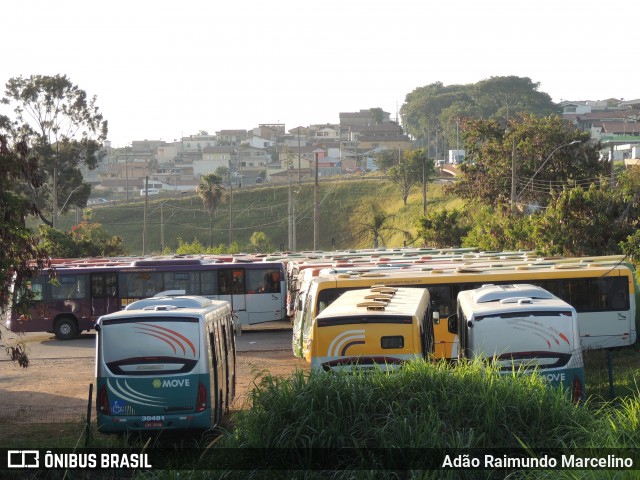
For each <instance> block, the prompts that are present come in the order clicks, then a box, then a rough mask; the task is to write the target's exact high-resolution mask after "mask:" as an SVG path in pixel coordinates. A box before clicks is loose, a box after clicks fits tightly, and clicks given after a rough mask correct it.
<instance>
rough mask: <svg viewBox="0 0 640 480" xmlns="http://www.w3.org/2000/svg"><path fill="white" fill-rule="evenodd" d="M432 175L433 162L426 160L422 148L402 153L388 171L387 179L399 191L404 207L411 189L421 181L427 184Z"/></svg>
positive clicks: (433, 172)
mask: <svg viewBox="0 0 640 480" xmlns="http://www.w3.org/2000/svg"><path fill="white" fill-rule="evenodd" d="M434 174H435V164H434V161H433V160H430V159H427V158H426V152H425V149H424V148H417V149H413V150H406V151H404V152H403V155H401V157H400V160H399V161H398V163H397V165H394V166H393V167H391V168H390V169H389V178H390V179H391V181H392V182H393V183H395V184H396V185H397V186H398V188H399V189H400V193H401V195H402V201H403V203H404V205H405V206H406V205H407V199H408V198H409V192H410V190H411V187H413V186H414V185H415V184H417V183H422V181H424V182H425V183H428V182H429V179H430V178H431V177H433V175H434Z"/></svg>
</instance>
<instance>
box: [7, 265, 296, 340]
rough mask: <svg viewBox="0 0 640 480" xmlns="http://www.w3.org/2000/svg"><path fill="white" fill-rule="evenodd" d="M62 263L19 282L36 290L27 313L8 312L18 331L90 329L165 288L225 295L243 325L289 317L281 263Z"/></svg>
mask: <svg viewBox="0 0 640 480" xmlns="http://www.w3.org/2000/svg"><path fill="white" fill-rule="evenodd" d="M79 265H80V264H79V263H71V264H68V265H58V266H56V267H55V273H56V278H55V280H50V278H49V274H48V273H47V272H43V274H41V275H40V276H39V277H38V278H30V279H25V280H24V281H17V282H16V283H17V285H18V286H19V288H16V289H15V290H16V291H15V295H20V294H21V292H22V290H21V289H24V288H28V289H30V290H31V292H32V295H33V302H32V305H31V307H30V309H29V311H28V313H26V314H22V315H21V314H20V313H18V312H17V311H15V310H12V311H10V312H9V315H7V318H8V321H7V326H8V327H9V329H11V331H13V332H50V333H54V334H55V336H56V337H57V338H59V339H62V340H66V339H70V338H74V337H76V336H77V335H79V334H80V333H82V332H83V331H88V330H91V329H92V328H93V326H94V324H95V321H96V320H97V319H98V317H100V316H101V315H106V314H108V313H112V312H116V311H118V310H121V309H122V308H124V307H125V306H126V305H128V304H129V303H131V302H134V301H136V300H139V299H141V298H148V297H151V296H154V295H156V294H158V293H161V292H172V293H173V294H186V295H201V296H205V297H207V298H211V299H214V300H226V301H228V302H229V303H230V304H231V308H232V309H233V311H234V313H235V314H236V315H237V316H238V318H239V321H240V323H241V324H243V325H250V324H257V323H264V322H270V321H277V320H284V319H285V318H286V296H287V295H286V294H287V288H286V270H285V266H284V263H282V262H247V263H244V262H243V263H235V262H234V263H215V262H210V261H207V260H202V259H194V258H181V259H160V260H154V259H144V260H135V261H132V262H128V263H124V262H113V263H111V264H107V265H101V266H95V265H92V264H91V263H88V264H86V265H87V266H79Z"/></svg>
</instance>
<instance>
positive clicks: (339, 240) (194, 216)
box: [59, 177, 461, 255]
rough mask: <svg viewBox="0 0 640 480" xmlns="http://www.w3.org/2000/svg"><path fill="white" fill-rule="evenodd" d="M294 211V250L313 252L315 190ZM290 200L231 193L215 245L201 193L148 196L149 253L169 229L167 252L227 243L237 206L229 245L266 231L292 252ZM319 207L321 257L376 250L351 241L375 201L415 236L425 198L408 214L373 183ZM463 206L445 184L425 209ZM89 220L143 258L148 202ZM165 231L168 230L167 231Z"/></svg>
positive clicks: (323, 187) (347, 184)
mask: <svg viewBox="0 0 640 480" xmlns="http://www.w3.org/2000/svg"><path fill="white" fill-rule="evenodd" d="M292 191H293V195H294V196H295V205H296V207H295V208H296V247H297V248H296V249H297V250H311V249H312V248H313V203H314V192H313V185H312V184H303V185H301V186H299V185H297V184H295V185H293V188H292ZM288 195H289V189H288V186H287V185H283V186H276V185H265V186H264V187H252V188H251V189H246V188H244V189H242V190H237V189H235V190H233V202H232V203H231V202H229V201H228V200H227V202H226V203H225V204H222V205H220V207H219V208H218V212H217V214H216V215H215V216H214V217H213V221H212V228H211V240H212V241H211V242H210V237H209V233H210V232H209V215H208V214H207V213H206V212H205V211H204V209H203V206H202V201H201V199H200V197H198V196H197V195H196V194H192V195H189V196H184V197H182V198H178V197H173V196H162V197H159V198H158V196H155V195H154V196H153V197H150V200H149V206H148V209H147V229H146V231H147V233H146V241H145V253H147V254H149V253H159V252H160V251H161V250H162V244H161V237H162V230H164V247H168V248H169V249H170V250H171V251H175V249H176V247H177V246H178V239H179V238H181V239H182V240H183V241H185V242H192V241H193V240H195V239H197V240H199V241H200V242H201V243H202V244H203V245H209V244H212V245H214V246H218V245H220V244H225V245H227V244H228V243H229V226H230V225H229V207H230V204H231V206H232V216H233V225H232V227H233V228H232V235H231V240H232V241H233V242H237V243H238V244H239V245H240V246H241V248H243V249H247V250H249V249H250V248H251V246H250V245H251V244H250V238H251V235H252V234H253V233H254V232H264V233H265V234H266V235H267V237H268V238H269V239H270V241H271V249H272V250H274V251H275V250H280V249H286V248H288V209H289V203H288ZM318 200H319V203H320V235H319V245H318V248H319V249H320V250H332V249H334V246H333V245H332V239H333V240H335V249H347V248H365V247H370V246H371V244H370V243H369V242H366V241H360V243H359V242H358V240H356V238H355V237H354V231H355V225H354V215H358V213H357V212H358V210H359V209H360V208H361V207H362V206H363V205H367V204H370V203H372V202H377V203H379V204H380V205H381V206H382V207H383V208H384V210H385V212H386V213H388V214H390V215H393V222H394V225H395V226H397V227H398V228H401V229H403V230H407V231H409V232H411V233H412V234H413V236H414V237H415V233H416V222H417V219H418V217H419V216H421V215H422V210H423V206H422V192H421V190H420V188H419V187H414V189H413V190H412V192H411V195H410V196H409V201H408V203H407V206H406V207H405V206H404V205H403V203H402V199H401V197H400V192H399V190H398V188H397V187H396V186H395V185H394V184H393V183H392V182H390V181H389V180H385V179H381V178H376V177H372V178H371V177H369V178H356V179H353V180H338V181H327V182H321V183H320V187H319V194H318ZM460 203H461V202H460V201H459V200H456V199H455V198H453V197H448V196H445V195H443V193H442V187H441V185H434V184H432V185H430V186H429V192H428V208H442V207H444V206H447V207H448V208H450V207H451V206H453V205H456V204H460ZM92 211H93V214H92V220H93V221H94V222H97V223H101V224H102V225H103V226H104V227H105V228H106V229H107V231H108V232H109V233H111V234H112V235H117V236H120V237H122V238H123V240H124V244H125V246H126V248H127V250H128V253H129V254H132V255H134V254H140V253H142V250H143V248H142V247H143V231H144V218H145V215H144V200H143V199H142V198H139V197H135V198H132V199H130V202H129V204H128V205H125V204H124V203H116V204H110V205H100V206H96V207H93V209H92ZM75 222H76V216H75V214H68V215H65V216H62V217H60V218H59V226H60V228H61V229H64V230H67V231H68V230H69V229H70V228H71V227H72V226H73V225H74V224H75ZM162 226H163V228H162ZM385 240H386V241H385V245H386V246H388V247H397V246H402V245H403V241H404V237H403V236H402V235H401V234H397V235H393V236H392V237H390V238H387V239H385Z"/></svg>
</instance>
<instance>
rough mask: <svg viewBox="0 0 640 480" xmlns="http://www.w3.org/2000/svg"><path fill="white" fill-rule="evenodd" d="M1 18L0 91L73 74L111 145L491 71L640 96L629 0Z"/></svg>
mask: <svg viewBox="0 0 640 480" xmlns="http://www.w3.org/2000/svg"><path fill="white" fill-rule="evenodd" d="M0 16H1V17H2V29H1V31H2V33H3V43H4V46H3V49H2V53H1V54H0V59H1V60H0V82H1V84H2V92H3V93H4V84H5V83H6V81H7V80H9V79H10V78H13V77H18V76H22V77H29V76H30V75H56V74H61V75H66V76H67V77H68V78H69V79H70V80H71V82H73V83H74V84H75V85H77V86H78V87H79V88H81V89H83V90H84V91H86V93H87V94H88V95H89V96H94V95H95V96H96V97H97V101H96V104H97V106H98V108H99V111H100V112H101V113H102V114H103V116H104V118H105V119H106V120H107V121H108V125H109V135H108V139H109V140H110V141H111V143H112V146H114V147H124V146H126V145H130V144H131V142H132V141H133V140H145V139H148V140H164V141H167V142H171V141H173V140H175V139H180V138H181V137H183V136H189V135H195V134H197V133H198V132H199V131H201V130H204V131H207V132H208V133H210V134H214V133H215V132H216V131H219V130H230V129H246V130H250V129H252V128H254V127H257V126H258V125H259V124H265V123H266V124H269V123H280V124H284V125H285V128H286V130H290V129H292V128H295V127H297V126H307V125H312V124H323V123H339V114H340V112H357V111H359V110H361V109H369V108H376V107H380V108H382V109H383V110H385V111H386V112H389V113H390V114H391V118H392V119H395V118H396V114H397V112H398V111H399V109H400V107H401V106H402V104H403V103H404V100H405V97H406V95H407V94H409V93H411V92H412V91H413V90H415V89H416V88H419V87H423V86H426V85H430V84H432V83H435V82H442V83H443V84H444V85H453V84H473V83H476V82H479V81H481V80H485V79H488V78H490V77H496V76H510V75H515V76H519V77H528V78H530V79H531V80H532V81H533V82H535V83H539V84H540V87H539V90H540V91H542V92H545V93H547V94H549V95H550V96H551V98H552V100H553V101H555V102H560V101H561V100H602V99H607V98H624V99H626V100H630V99H637V98H640V82H638V73H640V67H639V66H638V56H637V44H638V42H637V38H636V34H635V33H634V32H635V30H634V28H635V27H634V26H633V25H632V23H630V19H637V18H640V2H638V1H637V0H610V1H608V2H601V1H598V2H596V1H594V0H552V1H551V0H538V1H536V2H532V1H529V2H526V1H525V0H458V1H455V2H449V1H446V0H443V1H440V2H435V1H428V0H387V1H380V0H324V1H319V2H310V1H306V0H273V1H270V2H268V1H263V0H244V1H235V2H231V1H228V0H215V1H212V0H200V1H198V0H182V1H180V2H175V1H172V2H169V1H166V0H153V1H151V0H127V1H123V0H109V1H105V2H93V1H87V0H3V2H2V9H1V13H0ZM625 32H626V33H625ZM0 111H1V110H0ZM4 113H5V114H6V113H7V112H6V111H5V112H4Z"/></svg>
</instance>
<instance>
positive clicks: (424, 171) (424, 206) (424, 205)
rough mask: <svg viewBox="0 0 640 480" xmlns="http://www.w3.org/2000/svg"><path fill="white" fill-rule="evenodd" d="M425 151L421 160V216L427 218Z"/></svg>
mask: <svg viewBox="0 0 640 480" xmlns="http://www.w3.org/2000/svg"><path fill="white" fill-rule="evenodd" d="M426 170H427V151H426V150H425V152H424V159H423V160H422V216H423V217H426V216H427V173H426Z"/></svg>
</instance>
